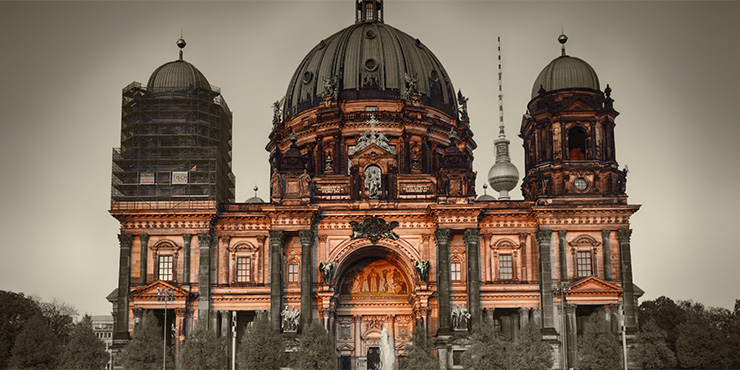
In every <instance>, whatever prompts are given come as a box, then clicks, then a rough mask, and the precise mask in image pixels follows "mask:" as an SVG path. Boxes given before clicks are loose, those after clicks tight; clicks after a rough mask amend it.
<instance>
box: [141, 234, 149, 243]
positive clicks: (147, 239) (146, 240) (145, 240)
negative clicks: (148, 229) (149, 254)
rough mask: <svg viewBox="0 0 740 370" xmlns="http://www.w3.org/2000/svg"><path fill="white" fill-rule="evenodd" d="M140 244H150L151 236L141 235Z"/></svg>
mask: <svg viewBox="0 0 740 370" xmlns="http://www.w3.org/2000/svg"><path fill="white" fill-rule="evenodd" d="M139 242H140V243H141V245H147V244H149V234H139Z"/></svg>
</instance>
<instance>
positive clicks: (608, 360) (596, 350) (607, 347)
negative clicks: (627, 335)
mask: <svg viewBox="0 0 740 370" xmlns="http://www.w3.org/2000/svg"><path fill="white" fill-rule="evenodd" d="M579 342H580V343H579V344H578V367H579V368H580V369H592V370H612V369H615V370H618V369H622V368H623V366H622V349H621V347H620V345H619V339H618V338H617V335H616V334H614V333H612V331H611V327H610V325H608V323H607V321H606V312H604V311H603V310H598V311H596V312H594V313H592V314H591V316H589V317H588V319H587V320H586V323H585V325H584V328H583V336H582V337H581V338H580V340H579Z"/></svg>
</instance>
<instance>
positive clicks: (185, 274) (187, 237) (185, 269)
mask: <svg viewBox="0 0 740 370" xmlns="http://www.w3.org/2000/svg"><path fill="white" fill-rule="evenodd" d="M192 240H193V234H182V247H183V253H184V255H183V266H182V283H183V285H190V242H191V241H192Z"/></svg>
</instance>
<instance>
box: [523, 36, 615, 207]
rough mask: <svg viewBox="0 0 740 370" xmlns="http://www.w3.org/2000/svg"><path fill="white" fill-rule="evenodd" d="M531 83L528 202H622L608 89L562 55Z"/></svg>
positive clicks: (526, 136)
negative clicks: (572, 199)
mask: <svg viewBox="0 0 740 370" xmlns="http://www.w3.org/2000/svg"><path fill="white" fill-rule="evenodd" d="M567 40H568V38H567V37H566V36H565V35H560V37H559V38H558V41H559V42H560V43H561V44H562V53H561V56H559V57H558V58H556V59H554V60H553V61H552V62H550V64H548V65H547V66H546V67H545V68H544V69H543V70H542V72H540V74H539V76H538V77H537V79H536V80H535V83H534V86H533V87H532V100H530V102H529V104H528V105H527V112H526V113H525V115H524V118H523V120H522V127H521V132H520V136H521V138H522V139H523V141H524V150H525V153H526V157H525V173H526V175H525V177H524V180H523V181H522V193H523V195H524V198H525V199H526V200H537V199H541V198H558V197H576V198H583V199H591V198H594V197H599V198H602V199H605V197H612V198H613V197H616V198H613V199H622V200H621V201H619V200H618V202H620V203H623V202H624V201H625V200H624V198H626V195H625V185H626V184H625V183H626V171H620V170H619V169H618V165H617V160H616V154H615V149H614V119H615V117H616V116H617V115H618V114H619V113H618V112H617V111H616V110H614V108H613V104H612V103H613V100H612V98H611V96H610V95H611V88H609V86H608V85H607V87H606V89H604V91H603V92H602V91H601V89H600V86H599V78H598V76H597V75H596V72H595V71H594V69H593V68H592V67H591V66H590V65H589V64H588V63H586V62H585V61H583V60H581V59H579V58H576V57H571V56H569V55H567V54H566V53H565V43H566V42H567Z"/></svg>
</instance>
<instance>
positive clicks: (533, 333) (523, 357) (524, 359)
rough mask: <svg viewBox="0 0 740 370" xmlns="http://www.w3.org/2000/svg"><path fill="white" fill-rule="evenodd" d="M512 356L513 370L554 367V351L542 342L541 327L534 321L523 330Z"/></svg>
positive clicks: (538, 369)
mask: <svg viewBox="0 0 740 370" xmlns="http://www.w3.org/2000/svg"><path fill="white" fill-rule="evenodd" d="M510 355H511V368H512V369H513V370H547V369H551V368H552V365H553V358H552V350H551V349H550V346H549V345H547V343H545V342H543V341H542V334H541V333H540V329H539V326H538V325H537V324H536V323H534V322H532V321H530V322H529V323H528V324H527V325H525V326H524V327H523V328H522V331H521V333H520V334H519V342H517V343H514V345H512V346H511V353H510Z"/></svg>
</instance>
